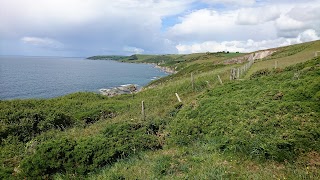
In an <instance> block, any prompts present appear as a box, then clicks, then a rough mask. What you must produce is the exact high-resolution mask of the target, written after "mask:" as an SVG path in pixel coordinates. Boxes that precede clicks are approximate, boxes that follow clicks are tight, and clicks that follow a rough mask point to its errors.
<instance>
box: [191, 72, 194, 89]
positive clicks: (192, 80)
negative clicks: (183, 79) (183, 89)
mask: <svg viewBox="0 0 320 180" xmlns="http://www.w3.org/2000/svg"><path fill="white" fill-rule="evenodd" d="M191 85H192V91H194V77H193V73H191Z"/></svg>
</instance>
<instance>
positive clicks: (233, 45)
mask: <svg viewBox="0 0 320 180" xmlns="http://www.w3.org/2000/svg"><path fill="white" fill-rule="evenodd" d="M319 39H320V37H319V36H318V35H317V34H316V32H315V30H313V29H308V30H306V31H304V32H302V33H300V34H299V35H298V36H297V37H295V38H277V39H272V40H263V41H254V40H252V39H249V40H247V41H223V42H216V41H206V42H203V43H194V44H191V45H187V44H179V45H177V46H176V48H177V49H178V51H179V53H180V54H188V53H199V52H208V51H209V52H218V51H231V52H237V51H239V52H253V51H257V50H261V49H268V48H274V47H279V46H288V45H292V44H297V43H303V42H308V41H314V40H319Z"/></svg>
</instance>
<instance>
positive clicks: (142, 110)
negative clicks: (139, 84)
mask: <svg viewBox="0 0 320 180" xmlns="http://www.w3.org/2000/svg"><path fill="white" fill-rule="evenodd" d="M141 115H142V119H143V120H146V114H145V111H144V101H142V102H141Z"/></svg>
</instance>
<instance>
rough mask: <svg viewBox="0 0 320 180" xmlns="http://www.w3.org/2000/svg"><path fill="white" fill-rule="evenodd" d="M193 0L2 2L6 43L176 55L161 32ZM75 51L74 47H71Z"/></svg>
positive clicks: (1, 34)
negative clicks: (33, 40)
mask: <svg viewBox="0 0 320 180" xmlns="http://www.w3.org/2000/svg"><path fill="white" fill-rule="evenodd" d="M192 2H193V0H117V1H114V0H90V1H87V0H68V1H65V0H54V1H52V0H10V1H2V0H1V1H0V38H1V39H3V38H6V39H7V40H11V41H16V43H18V42H19V41H20V37H25V36H30V34H31V35H32V36H35V37H55V38H56V39H63V41H64V42H65V43H66V44H68V45H70V47H72V50H74V51H77V52H79V53H81V54H89V55H91V54H96V53H99V52H100V51H101V49H102V48H104V49H110V50H111V51H110V52H104V53H112V54H121V53H123V47H124V46H128V45H131V46H134V47H139V48H141V49H144V50H145V52H146V53H148V52H156V53H161V52H159V51H158V49H161V50H163V49H165V50H168V49H170V50H169V51H170V52H175V51H176V49H175V48H174V46H173V47H172V46H170V47H169V46H168V44H167V43H166V40H165V39H166V38H165V37H164V36H163V34H162V32H161V25H162V18H164V17H166V16H173V15H176V14H179V13H182V12H184V11H185V10H187V9H188V8H189V6H190V3H192ZM70 49H71V48H70Z"/></svg>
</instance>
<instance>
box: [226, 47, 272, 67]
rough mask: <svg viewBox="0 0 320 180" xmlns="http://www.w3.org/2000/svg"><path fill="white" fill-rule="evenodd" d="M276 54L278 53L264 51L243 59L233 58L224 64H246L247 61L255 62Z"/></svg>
mask: <svg viewBox="0 0 320 180" xmlns="http://www.w3.org/2000/svg"><path fill="white" fill-rule="evenodd" d="M274 52H276V50H263V51H258V52H254V53H251V54H248V55H245V56H241V57H235V58H231V59H228V60H225V61H224V62H223V63H224V64H240V63H244V62H247V61H252V60H253V61H254V60H257V59H263V58H265V57H268V56H270V55H272V54H273V53H274Z"/></svg>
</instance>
